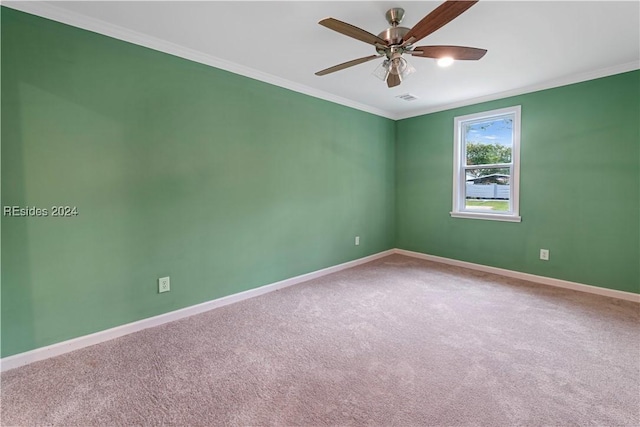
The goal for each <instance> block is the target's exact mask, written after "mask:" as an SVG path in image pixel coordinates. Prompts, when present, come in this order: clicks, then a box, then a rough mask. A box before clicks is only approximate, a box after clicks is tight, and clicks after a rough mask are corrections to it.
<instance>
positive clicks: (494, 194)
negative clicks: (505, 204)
mask: <svg viewBox="0 0 640 427" xmlns="http://www.w3.org/2000/svg"><path fill="white" fill-rule="evenodd" d="M509 187H510V186H509V185H504V184H473V183H470V182H467V192H466V198H467V199H507V200H508V199H509V194H510V190H509Z"/></svg>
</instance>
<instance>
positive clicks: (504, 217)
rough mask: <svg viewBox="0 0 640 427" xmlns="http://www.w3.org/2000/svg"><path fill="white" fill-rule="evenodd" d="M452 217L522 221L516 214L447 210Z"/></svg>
mask: <svg viewBox="0 0 640 427" xmlns="http://www.w3.org/2000/svg"><path fill="white" fill-rule="evenodd" d="M449 214H450V215H451V217H452V218H467V219H485V220H489V221H505V222H522V218H521V217H520V216H518V215H505V214H490V213H480V212H449Z"/></svg>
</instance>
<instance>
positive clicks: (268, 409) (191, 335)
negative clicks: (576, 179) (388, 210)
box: [1, 255, 640, 426]
mask: <svg viewBox="0 0 640 427" xmlns="http://www.w3.org/2000/svg"><path fill="white" fill-rule="evenodd" d="M1 410H2V425H3V426H4V425H6V426H11V425H64V426H72V425H77V426H89V425H153V426H156V425H193V426H203V425H209V426H214V425H215V426H218V425H296V426H301V425H303V426H304V425H309V426H324V425H340V426H346V425H376V426H391V425H398V426H418V425H437V426H441V425H446V426H476V425H487V426H504V425H509V426H511V425H527V426H538V425H554V426H557V425H563V426H566V425H576V426H577V425H580V426H584V425H602V426H638V425H640V306H639V305H638V304H636V303H631V302H625V301H620V300H615V299H609V298H605V297H600V296H595V295H589V294H584V293H579V292H574V291H569V290H563V289H557V288H552V287H546V286H542V285H537V284H532V283H528V282H522V281H518V280H514V279H509V278H504V277H500V276H494V275H490V274H486V273H480V272H475V271H470V270H465V269H461V268H456V267H450V266H446V265H440V264H435V263H430V262H427V261H422V260H417V259H413V258H407V257H403V256H400V255H393V256H390V257H386V258H383V259H381V260H378V261H375V262H372V263H369V264H365V265H362V266H359V267H355V268H353V269H350V270H345V271H342V272H339V273H335V274H332V275H329V276H325V277H323V278H320V279H316V280H313V281H310V282H306V283H304V284H300V285H297V286H294V287H290V288H286V289H283V290H281V291H277V292H273V293H270V294H267V295H263V296H260V297H257V298H253V299H251V300H247V301H243V302H240V303H237V304H234V305H230V306H226V307H223V308H220V309H216V310H213V311H210V312H207V313H204V314H201V315H197V316H193V317H190V318H187V319H183V320H180V321H176V322H173V323H170V324H166V325H163V326H159V327H156V328H152V329H147V330H144V331H141V332H138V333H135V334H131V335H128V336H125V337H122V338H119V339H116V340H113V341H109V342H106V343H103V344H99V345H96V346H93V347H88V348H86V349H82V350H79V351H76V352H73V353H69V354H66V355H63V356H60V357H57V358H54V359H49V360H45V361H42V362H37V363H34V364H31V365H28V366H25V367H22V368H18V369H14V370H11V371H8V372H5V373H3V374H2V409H1Z"/></svg>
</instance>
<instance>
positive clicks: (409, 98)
mask: <svg viewBox="0 0 640 427" xmlns="http://www.w3.org/2000/svg"><path fill="white" fill-rule="evenodd" d="M396 98H400V99H404V100H405V101H415V100H416V99H418V97H417V96H415V95H412V94H410V93H405V94H403V95H398V96H396Z"/></svg>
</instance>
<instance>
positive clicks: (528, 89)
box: [394, 61, 640, 120]
mask: <svg viewBox="0 0 640 427" xmlns="http://www.w3.org/2000/svg"><path fill="white" fill-rule="evenodd" d="M637 69H640V61H632V62H627V63H625V64H619V65H614V66H612V67H606V68H601V69H599V70H594V71H588V72H585V73H580V74H572V75H568V76H564V77H560V78H557V79H553V80H547V81H545V82H542V83H538V84H535V85H530V86H523V87H520V88H516V89H512V90H508V91H505V92H498V93H493V94H490V95H485V96H481V97H478V98H472V99H467V100H464V101H460V102H454V103H451V104H446V105H439V106H435V107H429V108H423V109H418V110H414V111H409V112H406V113H402V114H397V115H395V116H394V120H403V119H409V118H411V117H418V116H423V115H425V114H431V113H437V112H439V111H446V110H452V109H454V108H459V107H466V106H469V105H474V104H480V103H482V102H487V101H495V100H497V99H503V98H509V97H511V96H517V95H524V94H527V93H532V92H539V91H541V90H546V89H552V88H555V87H560V86H567V85H570V84H574V83H580V82H586V81H588V80H594V79H599V78H601V77H607V76H612V75H614V74H621V73H626V72H628V71H634V70H637Z"/></svg>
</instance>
